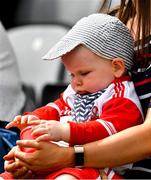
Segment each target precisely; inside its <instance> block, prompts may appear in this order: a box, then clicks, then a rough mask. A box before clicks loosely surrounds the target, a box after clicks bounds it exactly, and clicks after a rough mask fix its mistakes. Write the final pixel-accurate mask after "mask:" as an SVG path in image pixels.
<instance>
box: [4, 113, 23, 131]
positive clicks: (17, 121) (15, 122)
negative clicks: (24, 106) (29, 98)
mask: <svg viewBox="0 0 151 180" xmlns="http://www.w3.org/2000/svg"><path fill="white" fill-rule="evenodd" d="M20 121H21V115H19V116H16V117H15V118H14V120H13V121H11V122H10V123H8V124H7V125H6V126H5V128H6V129H9V128H11V127H18V126H19V125H20Z"/></svg>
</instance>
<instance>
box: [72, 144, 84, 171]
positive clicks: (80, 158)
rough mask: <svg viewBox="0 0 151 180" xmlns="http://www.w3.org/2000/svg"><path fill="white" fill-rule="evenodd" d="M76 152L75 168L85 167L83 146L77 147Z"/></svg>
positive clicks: (75, 147)
mask: <svg viewBox="0 0 151 180" xmlns="http://www.w3.org/2000/svg"><path fill="white" fill-rule="evenodd" d="M74 152H75V167H77V168H82V167H84V147H83V146H82V145H75V146H74Z"/></svg>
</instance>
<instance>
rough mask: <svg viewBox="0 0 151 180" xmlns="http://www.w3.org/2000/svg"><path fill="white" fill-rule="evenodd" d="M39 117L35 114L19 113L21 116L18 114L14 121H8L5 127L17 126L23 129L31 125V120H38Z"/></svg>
mask: <svg viewBox="0 0 151 180" xmlns="http://www.w3.org/2000/svg"><path fill="white" fill-rule="evenodd" d="M37 119H39V118H38V117H37V116H34V115H24V116H21V115H19V116H16V117H15V118H14V120H13V121H11V122H10V123H8V124H7V125H6V127H5V128H6V129H9V128H11V127H17V128H19V129H20V130H22V129H23V128H25V127H27V126H28V125H31V123H30V122H32V121H33V120H37Z"/></svg>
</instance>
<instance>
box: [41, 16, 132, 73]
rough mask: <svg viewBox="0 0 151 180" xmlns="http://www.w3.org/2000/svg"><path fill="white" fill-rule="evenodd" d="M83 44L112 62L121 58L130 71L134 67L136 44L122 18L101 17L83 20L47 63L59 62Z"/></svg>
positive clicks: (58, 44) (47, 55)
mask: <svg viewBox="0 0 151 180" xmlns="http://www.w3.org/2000/svg"><path fill="white" fill-rule="evenodd" d="M80 44H82V45H85V46H86V47H87V48H89V49H90V50H91V51H93V52H94V53H96V54H97V55H100V56H105V57H106V58H108V59H113V58H117V57H121V58H122V59H124V62H125V65H126V68H127V69H129V70H130V69H131V67H132V65H133V54H134V41H133V38H132V36H131V33H130V32H129V30H128V28H127V27H126V26H125V25H124V24H123V23H122V22H121V21H120V20H119V19H118V18H116V17H113V16H110V15H106V14H101V13H96V14H92V15H89V16H88V17H84V18H82V19H81V20H79V21H78V22H77V23H76V24H75V25H74V26H73V27H72V29H71V30H70V31H69V32H68V33H67V34H66V35H65V36H64V37H63V38H62V39H61V40H60V41H59V42H58V43H57V44H56V45H55V46H54V47H52V48H51V49H50V50H49V52H48V53H47V54H46V55H45V56H44V57H43V59H45V60H53V59H57V58H59V57H61V56H63V55H65V54H66V53H68V52H70V51H71V50H73V49H74V48H75V47H77V46H78V45H80Z"/></svg>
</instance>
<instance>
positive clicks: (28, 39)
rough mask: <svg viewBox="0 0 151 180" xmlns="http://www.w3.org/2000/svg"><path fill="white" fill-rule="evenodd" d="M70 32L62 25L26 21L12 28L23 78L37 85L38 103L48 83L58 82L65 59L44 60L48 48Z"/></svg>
mask: <svg viewBox="0 0 151 180" xmlns="http://www.w3.org/2000/svg"><path fill="white" fill-rule="evenodd" d="M66 33H67V29H66V28H64V27H62V26H59V25H26V26H20V27H16V28H12V29H9V30H8V36H9V39H10V41H11V43H12V46H13V48H14V51H15V53H16V56H17V59H18V65H19V70H20V74H21V79H22V82H23V83H24V84H25V85H29V86H33V87H34V89H35V91H36V99H37V103H39V102H40V101H41V91H42V89H43V87H44V86H45V85H46V84H49V83H53V82H56V80H57V75H58V71H59V67H60V64H61V62H60V61H59V60H58V61H57V60H56V61H52V62H49V61H44V60H42V56H44V55H45V54H46V53H47V51H48V50H49V49H50V48H51V47H52V46H53V45H54V44H55V43H56V42H57V41H58V40H59V39H60V38H61V37H62V36H63V35H65V34H66Z"/></svg>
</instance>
